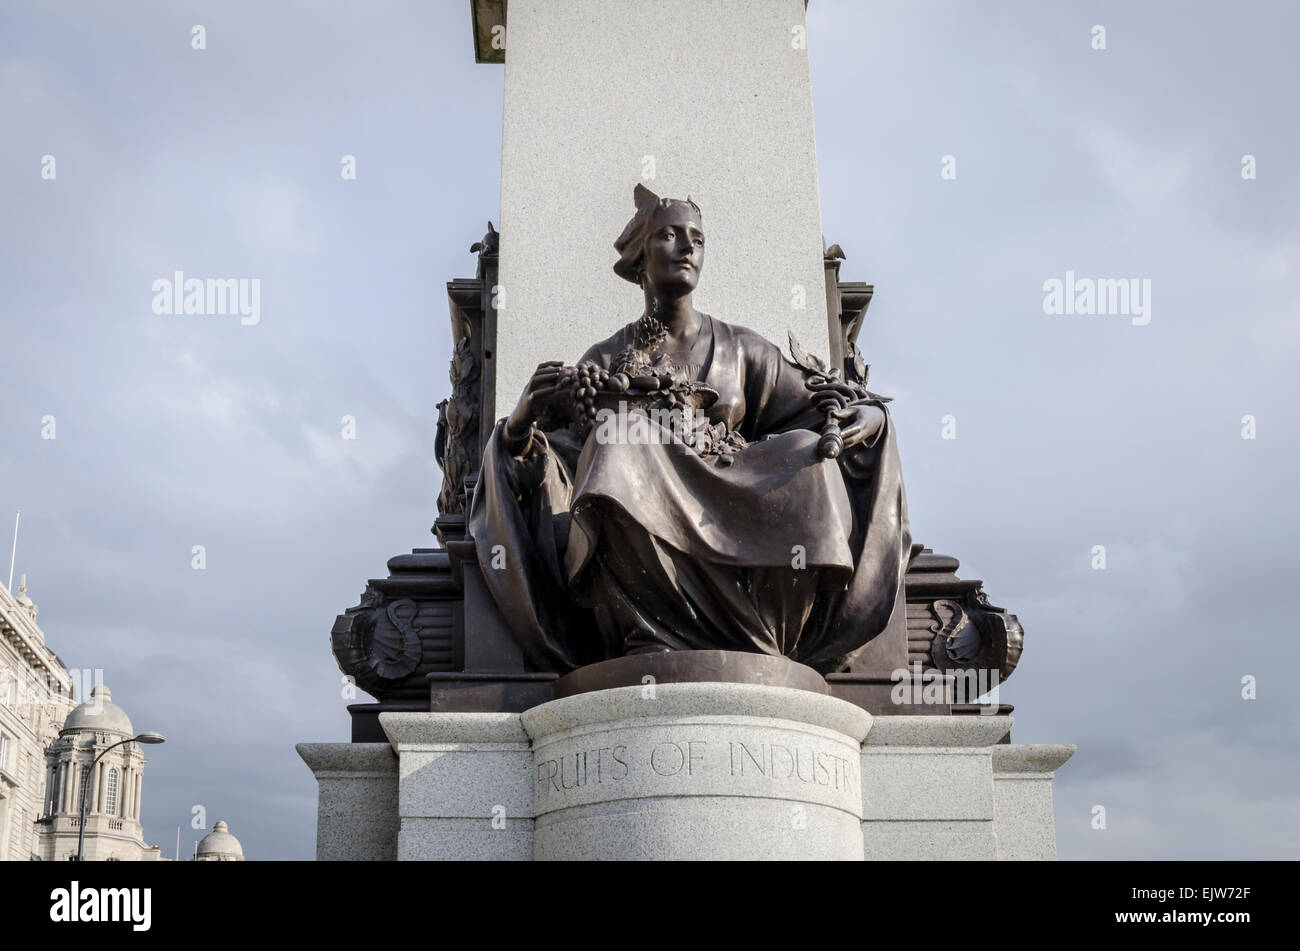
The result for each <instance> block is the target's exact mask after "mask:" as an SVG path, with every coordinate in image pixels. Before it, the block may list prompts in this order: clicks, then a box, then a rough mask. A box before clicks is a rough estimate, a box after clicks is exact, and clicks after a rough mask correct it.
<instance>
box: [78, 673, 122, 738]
mask: <svg viewBox="0 0 1300 951" xmlns="http://www.w3.org/2000/svg"><path fill="white" fill-rule="evenodd" d="M63 729H64V730H65V731H67V730H94V731H95V732H97V733H120V734H121V735H122V736H135V730H134V729H132V727H131V718H130V717H128V716H127V715H126V711H125V710H123V709H122V708H121V707H119V706H118V705H117V704H115V703H113V694H112V692H111V691H110V690H109V689H108V688H107V687H105V686H103V685H102V684H101V685H100V686H98V687H96V688H95V689H94V690H92V691H91V692H90V699H89V700H88V701H86V702H85V703H83V704H81V705H80V706H79V707H77V708H76V709H75V710H73V711H72V712H71V713H69V714H68V720H67V722H66V723H64V725H63Z"/></svg>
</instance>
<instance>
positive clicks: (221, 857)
mask: <svg viewBox="0 0 1300 951" xmlns="http://www.w3.org/2000/svg"><path fill="white" fill-rule="evenodd" d="M194 859H195V861H198V862H242V861H244V847H243V846H242V845H240V844H239V840H238V839H236V838H235V837H234V836H233V835H231V834H230V827H229V826H227V825H226V824H225V823H224V822H218V823H217V824H216V825H214V826H213V827H212V831H211V832H209V833H208V834H207V835H205V836H204V837H203V841H202V842H200V843H199V848H198V851H197V852H196V853H195V854H194Z"/></svg>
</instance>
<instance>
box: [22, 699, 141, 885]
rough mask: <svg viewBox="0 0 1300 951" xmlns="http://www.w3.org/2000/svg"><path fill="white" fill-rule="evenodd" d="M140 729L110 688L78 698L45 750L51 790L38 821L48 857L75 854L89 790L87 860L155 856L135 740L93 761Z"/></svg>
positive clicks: (42, 855) (41, 850) (42, 851)
mask: <svg viewBox="0 0 1300 951" xmlns="http://www.w3.org/2000/svg"><path fill="white" fill-rule="evenodd" d="M133 736H135V730H134V729H133V728H132V726H131V720H130V718H129V717H127V715H126V711H124V710H123V709H122V708H121V707H119V706H118V705H117V704H115V703H113V694H112V693H111V692H110V691H109V689H108V688H107V687H104V686H97V687H95V689H94V690H93V691H91V694H90V698H89V699H88V700H87V701H86V702H85V703H82V704H81V705H79V706H78V707H77V708H76V709H75V710H73V711H72V713H70V714H68V719H67V721H66V722H65V723H64V725H63V729H62V730H61V731H60V732H59V736H58V738H57V739H56V740H55V741H54V742H53V743H52V744H51V745H50V746H49V748H48V750H47V751H46V754H45V773H46V778H45V788H46V795H45V800H44V804H43V805H44V808H43V810H42V817H41V819H40V821H39V822H38V827H39V831H38V847H37V852H38V855H39V857H40V858H41V860H43V861H47V862H48V861H62V860H67V859H71V858H74V857H75V856H76V854H77V846H78V837H79V833H80V831H81V805H82V803H81V797H82V795H85V796H86V836H85V859H86V861H96V860H100V861H118V862H127V861H156V860H158V859H159V858H160V857H161V856H160V850H159V848H158V846H156V845H146V844H145V841H144V834H143V830H142V828H141V826H140V801H141V793H142V791H143V787H144V767H145V763H146V760H145V758H144V753H142V752H141V749H140V745H139V744H138V743H125V744H123V745H121V746H118V747H117V748H116V749H113V750H111V751H110V752H108V753H107V754H106V755H105V756H104V757H103V758H102V759H100V760H99V762H98V763H96V764H95V766H94V771H93V772H92V771H91V766H90V764H91V762H92V761H93V760H94V759H95V758H96V757H97V756H99V755H100V754H101V753H103V752H104V751H105V750H106V749H108V748H109V747H111V746H113V744H115V743H118V742H119V741H121V740H125V739H129V738H130V737H133Z"/></svg>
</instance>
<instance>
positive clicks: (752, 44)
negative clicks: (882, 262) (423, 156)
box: [475, 0, 828, 416]
mask: <svg viewBox="0 0 1300 951" xmlns="http://www.w3.org/2000/svg"><path fill="white" fill-rule="evenodd" d="M804 6H805V5H804V2H803V0H708V2H700V0H654V2H646V0H510V3H509V5H508V7H505V6H504V5H502V4H501V3H500V2H492V0H478V2H477V3H476V5H475V25H476V41H477V46H478V49H477V53H478V58H479V59H480V60H502V59H503V60H504V63H505V103H504V120H503V127H502V154H501V257H500V275H499V293H498V295H497V300H498V313H497V341H498V348H497V351H496V354H495V359H496V361H497V364H496V400H495V403H496V405H495V412H496V415H497V416H501V415H504V414H506V413H508V412H509V411H510V409H511V407H513V406H514V404H515V402H516V400H518V398H519V394H520V391H521V390H522V388H523V386H524V383H525V382H526V380H527V379H528V377H529V375H530V374H531V372H532V370H533V369H534V367H535V366H536V365H537V363H538V362H540V361H541V360H544V359H558V360H564V361H565V362H566V363H572V362H573V361H575V360H577V359H578V357H580V356H581V355H582V353H583V352H584V351H585V350H586V348H587V347H588V346H590V345H591V344H593V343H595V342H597V341H598V340H602V339H604V338H605V337H607V336H608V335H609V334H611V333H613V332H614V331H615V330H617V329H618V328H619V327H622V326H623V325H624V324H627V323H629V322H631V321H632V320H634V319H636V318H637V317H638V316H640V312H641V306H642V300H641V295H640V293H639V292H637V291H636V289H635V288H631V287H630V286H629V285H628V284H627V283H626V282H624V281H622V280H620V279H619V278H618V277H617V276H615V274H614V273H613V271H612V270H611V269H610V267H611V265H612V264H613V262H614V260H615V253H614V250H613V247H612V244H613V241H614V239H615V238H616V237H618V235H619V232H620V231H621V230H622V228H623V226H624V224H626V222H627V220H628V218H630V217H631V215H632V212H633V205H632V188H633V185H635V184H636V183H637V182H642V183H644V184H645V185H646V187H647V188H650V189H651V190H652V191H654V192H656V193H658V194H659V195H663V196H669V197H673V198H686V197H687V196H688V195H689V196H690V197H691V198H692V199H694V200H695V202H696V203H697V204H698V205H699V206H700V207H701V208H702V209H703V214H704V227H705V233H706V238H707V242H708V244H707V248H706V259H705V266H704V275H705V276H704V279H703V280H702V282H701V285H700V289H699V291H698V292H697V294H696V304H697V306H699V308H700V309H701V310H703V311H705V312H707V313H711V314H713V315H714V316H716V317H718V318H720V319H722V320H725V321H728V322H730V323H735V324H741V325H743V326H747V327H751V328H752V329H754V330H756V331H758V332H759V333H761V334H763V335H764V336H765V337H767V338H768V339H769V340H771V341H772V342H774V343H776V344H777V345H779V346H781V347H782V349H784V348H785V343H786V334H787V331H789V330H793V331H794V333H795V334H796V336H798V337H799V339H800V341H801V342H802V343H803V344H804V345H805V346H806V347H808V348H809V349H810V350H812V351H814V352H816V353H818V354H819V355H821V356H823V357H825V356H826V355H827V352H828V333H827V317H826V289H825V279H824V270H823V264H822V235H821V210H820V205H819V199H818V189H817V158H816V149H815V145H814V137H813V108H812V89H811V79H810V74H809V65H808V52H807V47H806V43H805V42H804V38H805V34H804ZM503 10H508V19H505V16H504V14H503ZM503 20H504V22H502V21H503ZM494 41H495V42H494Z"/></svg>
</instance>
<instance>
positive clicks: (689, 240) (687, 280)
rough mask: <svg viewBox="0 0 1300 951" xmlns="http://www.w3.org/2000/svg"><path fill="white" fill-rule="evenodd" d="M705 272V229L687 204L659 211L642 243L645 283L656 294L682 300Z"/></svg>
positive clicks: (677, 204)
mask: <svg viewBox="0 0 1300 951" xmlns="http://www.w3.org/2000/svg"><path fill="white" fill-rule="evenodd" d="M703 268H704V228H703V226H702V222H701V221H700V216H699V213H698V212H697V211H696V210H695V209H694V208H692V207H691V206H690V205H689V204H687V203H686V202H676V201H675V202H672V203H670V204H669V205H668V206H667V207H663V208H660V209H659V211H658V212H657V213H656V215H655V222H654V227H653V229H651V231H650V236H649V237H648V238H647V239H646V243H645V279H646V283H647V284H648V285H649V286H650V287H652V288H653V289H654V290H655V292H656V293H658V294H661V295H663V296H667V297H684V296H685V295H687V294H689V293H690V292H691V291H693V290H695V286H696V285H697V284H699V282H700V271H701V270H702V269H703Z"/></svg>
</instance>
